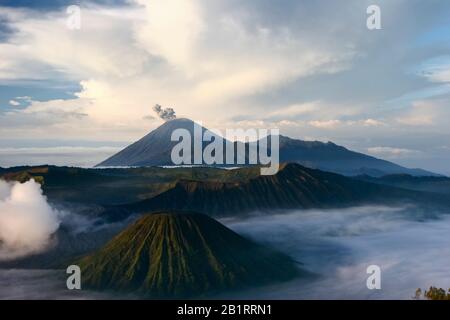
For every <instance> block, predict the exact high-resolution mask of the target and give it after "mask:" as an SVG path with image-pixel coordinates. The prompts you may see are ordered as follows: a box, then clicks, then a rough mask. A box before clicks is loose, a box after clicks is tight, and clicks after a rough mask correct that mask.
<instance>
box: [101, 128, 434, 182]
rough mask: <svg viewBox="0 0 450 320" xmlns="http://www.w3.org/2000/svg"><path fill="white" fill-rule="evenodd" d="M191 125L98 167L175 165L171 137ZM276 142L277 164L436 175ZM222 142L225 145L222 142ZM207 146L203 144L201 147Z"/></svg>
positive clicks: (340, 150) (153, 136) (325, 146)
mask: <svg viewBox="0 0 450 320" xmlns="http://www.w3.org/2000/svg"><path fill="white" fill-rule="evenodd" d="M194 124H195V123H194V122H193V121H191V120H189V119H175V120H171V121H168V122H165V123H164V124H163V125H161V126H160V127H158V128H156V129H155V130H153V131H152V132H150V133H149V134H147V135H146V136H145V137H143V138H142V139H140V140H138V141H136V142H135V143H133V144H131V145H129V146H128V147H126V148H125V149H123V150H122V151H120V152H118V153H116V154H115V155H113V156H111V157H110V158H108V159H106V160H105V161H103V162H101V163H99V164H98V165H97V166H98V167H116V166H171V165H174V164H173V162H172V160H171V151H172V149H173V147H174V146H175V145H176V144H177V143H178V142H173V141H171V134H172V132H173V131H174V130H175V129H179V128H182V129H186V130H188V131H189V132H190V133H191V135H192V136H193V134H194ZM201 130H202V131H203V132H204V131H206V130H207V129H206V128H203V127H202V129H201ZM269 139H270V138H269ZM269 141H270V140H269ZM279 142H280V162H296V163H299V164H301V165H303V166H306V167H309V168H316V169H320V170H324V171H330V172H335V173H339V174H343V175H350V176H353V175H362V174H366V175H370V176H375V177H380V176H383V175H386V174H410V175H415V176H436V174H434V173H432V172H428V171H425V170H422V169H409V168H405V167H402V166H400V165H397V164H395V163H392V162H389V161H386V160H381V159H377V158H375V157H371V156H368V155H365V154H362V153H358V152H354V151H351V150H348V149H346V148H344V147H342V146H338V145H336V144H334V143H332V142H327V143H324V142H319V141H303V140H297V139H292V138H289V137H285V136H280V137H279ZM224 143H226V140H225V139H224ZM238 144H241V142H234V148H235V152H236V153H237V150H238V148H237V145H238ZM206 145H207V143H203V148H205V146H206ZM269 146H270V143H269ZM224 150H225V148H224ZM246 150H247V149H246ZM192 153H193V152H192ZM192 159H193V156H192Z"/></svg>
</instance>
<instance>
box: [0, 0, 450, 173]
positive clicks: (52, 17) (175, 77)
mask: <svg viewBox="0 0 450 320" xmlns="http://www.w3.org/2000/svg"><path fill="white" fill-rule="evenodd" d="M372 4H376V5H378V6H379V7H380V10H381V29H380V30H369V29H368V28H367V25H366V20H367V18H368V14H367V12H366V10H367V7H368V6H369V5H372ZM70 5H78V6H79V7H80V9H81V20H80V22H81V24H80V28H79V29H73V28H72V29H71V28H68V26H67V21H68V19H69V14H68V13H67V7H68V6H70ZM449 12H450V3H449V2H448V1H446V0H429V1H426V2H425V1H421V0H385V1H383V0H370V1H365V0H334V1H329V0H303V1H299V0H296V1H295V0H281V1H270V0H258V1H256V0H249V1H245V2H243V1H237V0H208V1H200V0H164V1H157V0H152V1H147V0H128V1H114V0H97V1H89V2H87V1H75V0H72V1H66V0H58V1H31V0H14V1H12V0H11V1H10V0H0V166H12V165H20V164H37V162H43V161H44V162H47V163H52V162H54V163H55V162H57V163H58V164H64V163H65V164H69V165H79V164H80V163H79V162H80V161H75V160H74V159H75V158H76V156H74V154H71V153H70V152H69V151H70V150H69V149H70V148H73V149H74V150H75V151H76V153H75V155H76V154H81V153H82V154H83V157H84V158H83V159H86V158H89V155H91V156H92V159H95V161H97V160H98V159H99V158H100V156H104V155H106V153H108V152H109V153H111V154H112V153H114V152H115V151H116V150H119V149H120V147H123V146H125V145H127V144H128V143H130V142H132V141H135V140H137V139H138V138H140V137H142V136H143V135H145V134H146V133H147V132H149V131H150V130H152V129H154V128H156V127H157V126H159V125H160V124H161V123H162V120H160V119H158V117H157V115H156V114H155V112H154V111H153V109H152V108H153V106H154V105H155V104H160V105H162V106H163V107H171V108H173V109H174V110H175V111H176V114H177V116H178V117H188V118H190V119H192V120H196V121H201V122H202V124H203V125H204V126H206V127H209V128H214V129H220V130H223V129H226V128H249V127H252V128H279V129H280V131H281V133H282V134H284V135H288V136H291V137H294V138H301V139H307V140H322V141H333V142H335V143H337V144H341V145H344V146H345V147H347V148H350V149H352V150H356V151H359V152H363V153H366V154H370V155H373V156H376V157H379V158H383V159H387V160H391V161H394V162H396V163H399V164H402V165H405V166H408V167H421V168H424V169H428V170H432V171H435V172H439V173H444V174H449V175H450V139H449V138H450V126H449V125H448V122H449V116H450V110H449V107H448V106H449V102H450V41H449V40H450V19H449ZM61 150H62V151H61ZM68 150H69V151H68ZM52 152H55V154H56V155H58V156H52ZM61 154H63V156H60V155H61ZM33 155H38V156H37V157H33ZM74 161H75V162H74ZM83 163H89V161H87V162H84V160H83ZM92 164H94V163H92Z"/></svg>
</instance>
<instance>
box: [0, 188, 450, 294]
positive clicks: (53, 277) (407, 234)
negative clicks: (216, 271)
mask: <svg viewBox="0 0 450 320" xmlns="http://www.w3.org/2000/svg"><path fill="white" fill-rule="evenodd" d="M17 187H20V188H22V187H24V186H23V185H13V186H11V185H9V186H8V187H7V188H5V185H3V187H2V188H3V191H2V192H3V193H2V194H3V195H2V198H1V199H4V200H2V205H3V206H5V204H4V203H5V202H8V203H10V205H11V199H12V197H11V194H12V190H14V188H17ZM25 187H28V188H30V189H32V190H34V191H33V192H31V193H30V194H34V195H35V196H36V198H37V199H40V201H42V200H43V199H42V198H40V197H42V194H41V193H40V191H39V188H38V186H37V185H36V184H34V183H33V182H31V183H30V184H29V185H25ZM5 189H6V190H7V194H9V196H8V197H5V196H4V194H5ZM19 190H20V189H19ZM5 199H9V200H5ZM40 201H38V203H41V207H42V208H43V212H46V213H45V214H44V213H40V214H42V215H43V217H44V221H47V222H49V223H47V224H46V223H44V224H43V225H44V226H43V227H42V228H41V229H40V230H41V232H40V233H39V234H40V237H37V239H40V240H41V241H37V242H36V243H40V244H41V245H39V246H37V247H34V250H45V245H48V241H47V240H48V235H49V234H50V233H51V232H52V230H53V229H54V228H55V227H56V226H57V223H58V218H57V217H58V215H57V213H55V212H54V211H52V209H51V208H50V209H49V208H48V207H47V206H46V205H44V204H43V203H42V202H40ZM13 203H16V206H15V207H14V208H22V207H21V206H19V205H18V204H19V203H20V201H17V200H16V201H14V202H13ZM32 221H34V222H35V220H32ZM222 222H223V223H224V224H226V225H227V226H228V227H230V228H231V229H233V230H235V231H236V232H238V233H240V234H242V235H244V236H245V237H247V238H251V239H253V240H255V241H257V242H260V243H264V244H266V245H269V246H272V247H274V248H277V249H278V250H281V251H283V252H285V253H287V254H289V255H290V256H292V257H293V258H294V259H295V260H297V261H299V262H301V263H302V264H301V267H302V268H303V269H305V270H307V271H309V272H310V273H311V274H313V275H312V276H307V277H302V278H298V279H294V280H292V281H289V282H286V283H281V284H275V285H270V286H266V287H264V288H257V289H254V290H246V291H240V292H232V293H226V294H221V295H219V296H214V297H212V298H233V299H411V298H412V297H413V295H414V293H415V290H416V289H417V288H419V287H420V288H422V289H425V288H428V287H429V286H431V285H433V286H439V287H443V288H449V287H450V271H449V265H450V237H449V235H450V215H447V214H445V213H441V212H438V213H437V212H431V211H427V210H424V209H420V208H416V207H414V206H411V205H405V206H401V207H387V206H364V207H354V208H348V209H333V210H294V211H289V212H282V213H281V212H278V213H271V214H268V213H264V214H263V213H260V214H256V215H254V216H252V217H250V218H247V219H225V220H222ZM38 225H39V224H38ZM26 226H29V224H25V225H24V227H23V228H22V230H27V228H26ZM30 248H32V247H30V246H29V242H26V243H24V244H23V245H22V249H21V252H26V250H28V251H29V250H30ZM373 264H375V265H378V266H380V268H381V290H369V289H368V288H367V286H366V280H367V277H368V276H369V274H367V272H366V269H367V267H368V266H369V265H373ZM1 298H20V299H23V298H37V299H42V298H50V299H52V298H64V299H71V298H75V299H83V298H87V299H96V298H113V299H114V298H121V296H118V295H114V296H111V295H104V294H98V293H95V292H88V291H84V290H82V291H81V292H70V291H68V290H67V289H65V271H64V270H48V271H42V270H0V299H1ZM122 298H133V297H126V296H123V297H122Z"/></svg>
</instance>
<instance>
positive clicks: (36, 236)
mask: <svg viewBox="0 0 450 320" xmlns="http://www.w3.org/2000/svg"><path fill="white" fill-rule="evenodd" d="M59 216H60V214H59V212H58V211H56V210H54V209H53V208H52V207H51V206H50V205H49V204H48V203H47V199H46V198H45V196H44V195H43V194H42V189H41V186H40V185H39V184H38V183H36V182H35V181H34V180H30V181H28V182H25V183H17V182H15V183H7V182H5V181H3V180H0V260H10V259H14V258H18V257H22V256H26V255H29V254H32V253H37V252H41V251H43V250H45V249H46V248H47V247H48V246H49V245H50V244H51V241H50V237H51V235H52V234H53V233H54V232H55V231H56V230H57V229H58V227H59V223H60V217H59Z"/></svg>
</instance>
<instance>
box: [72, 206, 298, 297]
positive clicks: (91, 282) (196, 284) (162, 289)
mask: <svg viewBox="0 0 450 320" xmlns="http://www.w3.org/2000/svg"><path fill="white" fill-rule="evenodd" d="M77 264H78V265H79V266H80V267H81V270H82V275H83V286H84V287H85V288H90V289H96V290H107V291H121V292H129V293H136V294H140V295H143V296H146V297H191V296H199V295H202V294H206V293H213V292H221V291H223V290H230V289H239V288H245V287H251V286H256V285H262V284H267V283H270V282H274V281H285V280H289V279H291V278H293V277H295V276H297V275H299V273H300V269H298V268H297V263H296V262H294V261H293V260H291V258H289V257H288V256H285V255H284V254H282V253H279V252H276V251H274V250H272V249H270V248H266V247H263V246H261V245H259V244H256V243H254V242H252V241H250V240H247V239H245V238H243V237H241V236H240V235H238V234H237V233H235V232H233V231H231V230H230V229H228V228H226V227H225V226H224V225H222V224H220V223H219V222H217V221H216V220H214V219H212V218H210V217H208V216H206V215H204V214H199V213H192V212H159V213H152V214H147V215H145V216H143V217H141V218H140V219H139V220H137V221H136V222H135V223H133V224H132V225H131V226H129V227H128V228H127V229H125V230H124V231H122V232H121V233H120V234H119V235H117V236H116V237H115V238H114V239H112V240H111V241H110V242H109V243H108V244H106V245H105V246H104V247H103V248H102V249H100V250H99V251H97V252H96V253H94V254H92V255H90V256H87V257H85V258H83V259H81V260H80V261H79V262H77Z"/></svg>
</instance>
